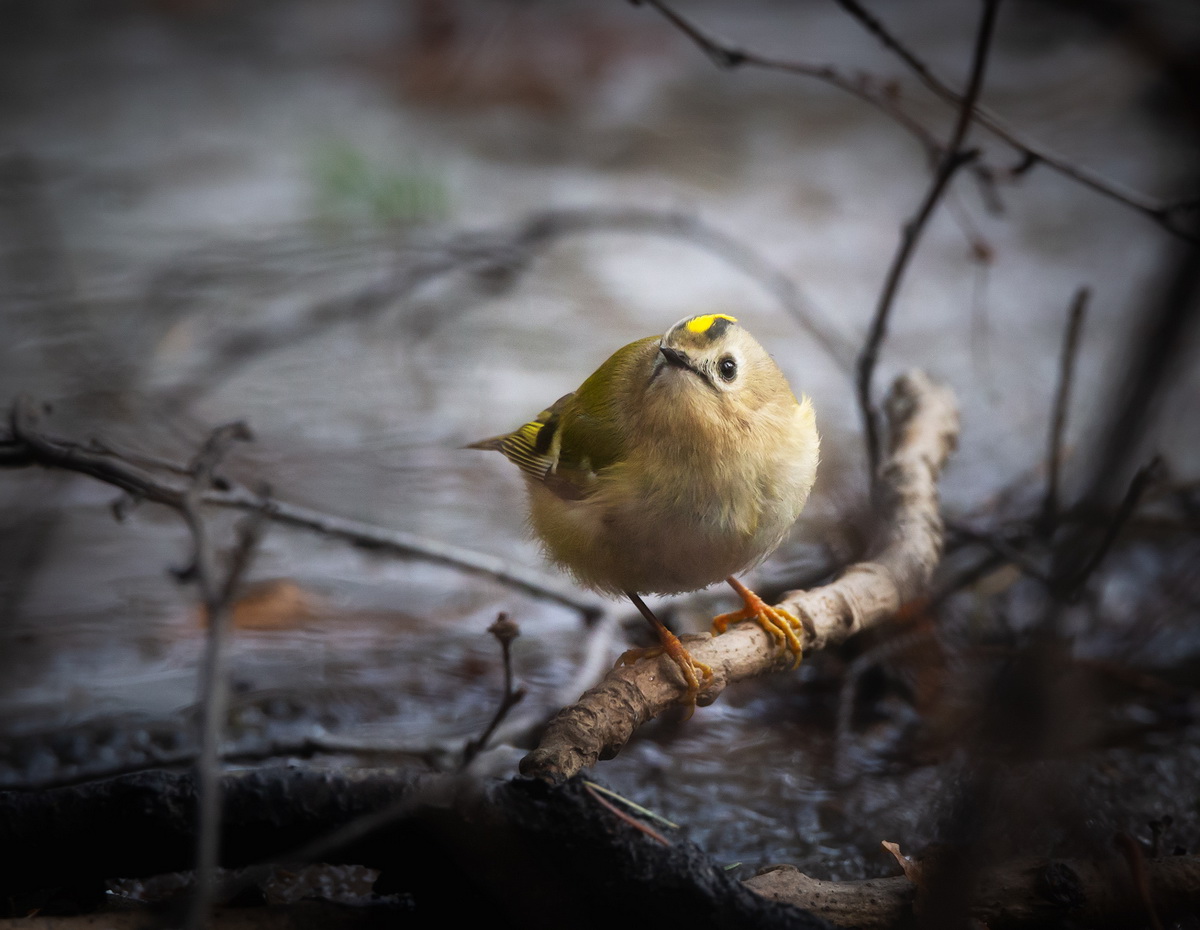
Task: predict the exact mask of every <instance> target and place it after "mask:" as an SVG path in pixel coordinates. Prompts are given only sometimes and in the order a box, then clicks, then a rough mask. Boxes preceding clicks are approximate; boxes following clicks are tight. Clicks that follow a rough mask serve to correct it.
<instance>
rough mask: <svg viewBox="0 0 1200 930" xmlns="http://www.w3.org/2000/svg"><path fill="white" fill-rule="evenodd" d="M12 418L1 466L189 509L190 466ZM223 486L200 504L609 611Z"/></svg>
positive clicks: (26, 409) (387, 533)
mask: <svg viewBox="0 0 1200 930" xmlns="http://www.w3.org/2000/svg"><path fill="white" fill-rule="evenodd" d="M10 420H11V422H12V435H11V437H4V436H0V467H4V466H7V467H13V468H16V467H28V466H31V465H40V466H42V467H45V468H62V469H66V470H68V471H76V472H79V473H81V474H85V475H89V476H91V477H93V478H95V479H97V480H99V481H103V482H105V483H106V484H111V485H113V486H114V487H117V488H120V489H121V490H122V491H124V492H126V493H127V494H129V495H130V496H131V497H133V498H135V499H141V500H147V501H151V502H152V503H156V504H162V505H164V506H166V507H170V508H171V509H173V510H176V511H179V512H182V511H183V507H184V495H185V494H186V493H187V486H186V485H184V484H182V483H181V482H180V481H179V480H178V477H177V476H178V475H181V474H188V473H190V469H189V468H187V467H184V466H181V465H175V466H173V467H172V468H171V469H169V471H170V472H171V477H162V476H160V475H157V474H154V473H153V472H151V471H150V470H149V469H148V468H146V467H141V466H138V465H134V464H131V463H130V462H128V461H126V460H125V459H124V458H123V457H122V456H121V455H118V454H115V453H114V452H113V451H112V450H111V449H109V448H107V447H102V448H103V451H96V449H95V448H93V447H91V446H88V445H83V444H80V443H76V442H73V441H71V440H68V439H63V438H61V437H57V436H53V435H51V434H49V433H47V432H45V431H43V430H42V429H40V428H39V427H38V425H37V420H38V418H37V413H36V408H35V405H34V403H33V401H32V400H30V399H29V398H28V397H21V398H18V399H17V400H16V402H15V403H14V405H13V410H12V415H11V417H10ZM222 483H223V484H224V485H225V487H224V488H222V489H216V488H209V489H207V490H204V491H202V492H201V494H200V501H201V502H202V503H204V504H207V505H211V506H218V507H231V508H234V509H236V510H243V511H247V512H256V513H261V514H262V515H263V516H265V517H267V518H268V519H270V520H273V521H275V522H276V523H284V524H288V525H290V526H296V527H301V528H303V529H307V530H312V531H314V532H317V533H321V534H323V535H326V536H331V537H334V538H337V539H344V540H346V541H348V542H351V543H353V544H355V545H357V546H362V547H363V548H366V549H375V550H380V551H385V552H391V553H395V554H398V555H402V556H409V557H415V558H421V559H426V560H428V561H431V562H438V563H441V564H443V565H450V566H452V567H454V568H458V569H461V570H463V571H469V572H473V573H476V574H480V575H486V576H487V577H490V578H493V579H495V580H497V581H499V582H501V583H502V584H506V585H509V586H510V587H513V588H516V589H519V590H522V591H525V592H527V593H529V594H532V595H534V596H535V597H541V598H546V599H548V600H552V601H556V602H558V603H560V604H564V605H566V606H567V607H570V608H572V609H574V610H577V611H579V612H580V613H581V614H582V615H583V616H584V617H588V618H592V617H597V616H599V615H600V614H602V613H603V612H604V610H605V609H606V608H605V606H604V604H603V602H601V601H600V600H599V599H595V598H589V597H587V596H586V595H584V594H583V593H581V592H580V591H578V590H577V589H576V588H574V587H572V586H571V585H568V584H567V583H565V582H563V581H560V580H559V579H557V578H553V577H548V576H544V575H542V574H540V573H538V572H535V571H532V570H530V569H526V568H523V567H521V566H519V565H514V564H510V563H508V562H506V561H505V560H503V559H500V558H497V557H495V556H490V555H487V554H485V553H481V552H474V551H472V550H470V549H465V548H463V547H461V546H454V545H451V544H450V543H443V542H439V541H437V540H431V539H424V538H422V537H420V536H416V535H414V534H412V533H405V532H402V531H399V530H388V529H384V528H382V527H377V526H372V525H370V524H368V523H361V522H359V521H357V520H349V519H346V518H344V517H337V516H334V515H331V514H327V513H323V512H321V511H318V510H312V509H309V508H307V507H300V506H297V505H295V504H288V503H286V502H284V501H280V500H278V499H276V498H273V497H272V498H264V497H263V496H262V495H261V494H256V493H254V492H253V491H251V490H250V489H249V488H247V487H245V486H244V485H241V484H237V483H233V482H229V481H223V482H222Z"/></svg>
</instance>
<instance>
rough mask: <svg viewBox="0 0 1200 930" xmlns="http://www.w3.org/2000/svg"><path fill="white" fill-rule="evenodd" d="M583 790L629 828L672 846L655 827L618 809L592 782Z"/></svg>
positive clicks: (586, 784) (587, 783) (585, 785)
mask: <svg viewBox="0 0 1200 930" xmlns="http://www.w3.org/2000/svg"><path fill="white" fill-rule="evenodd" d="M583 790H584V791H586V792H587V793H588V794H590V795H591V796H592V798H593V799H594V800H595V801H596V803H597V804H599V805H600V806H601V807H603V808H605V809H606V810H608V812H609V813H611V814H612V815H613V816H614V817H616V818H618V819H619V820H623V821H624V822H625V823H627V824H629V826H631V827H633V829H635V830H637V831H638V832H639V833H645V834H646V836H648V837H650V838H651V839H652V840H658V842H660V843H662V844H663V845H664V846H670V845H671V842H670V840H668V839H667V838H666V837H665V836H663V835H662V834H661V833H659V832H658V831H657V830H655V829H654V828H653V827H651V826H648V825H646V824H644V823H642V822H641V821H640V820H638V819H637V818H636V817H631V816H630V815H629V814H627V813H625V812H624V811H623V810H621V809H620V808H619V807H617V805H615V804H613V803H612V802H611V801H609V800H608V799H607V798H605V797H604V796H603V795H601V794H600V793H599V792H598V791H596V789H595V788H593V787H592V784H591V782H584V784H583Z"/></svg>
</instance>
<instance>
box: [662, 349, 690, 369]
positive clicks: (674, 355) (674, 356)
mask: <svg viewBox="0 0 1200 930" xmlns="http://www.w3.org/2000/svg"><path fill="white" fill-rule="evenodd" d="M658 351H659V352H661V353H662V357H663V358H665V359H666V360H667V364H669V365H674V366H675V367H676V368H687V369H691V368H692V360H691V359H690V358H688V357H687V355H686V354H685V353H683V352H680V351H679V350H678V349H673V348H671V347H670V346H664V345H659V347H658Z"/></svg>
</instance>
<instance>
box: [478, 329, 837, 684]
mask: <svg viewBox="0 0 1200 930" xmlns="http://www.w3.org/2000/svg"><path fill="white" fill-rule="evenodd" d="M819 446H820V441H819V438H818V436H817V428H816V422H815V418H814V416H813V409H812V404H811V403H810V402H809V400H808V398H804V399H802V400H797V399H796V396H795V395H794V394H793V393H792V390H791V388H790V387H789V386H788V383H787V379H786V378H785V377H784V375H783V372H781V371H780V370H779V367H778V366H777V365H776V364H775V362H774V361H773V360H772V359H771V357H770V356H769V355H768V354H767V353H766V350H764V349H763V347H762V346H761V345H759V344H758V342H757V341H755V339H754V337H753V336H751V335H750V333H748V332H747V331H746V330H745V329H744V328H743V327H742V326H741V325H740V324H739V323H738V321H737V319H735V318H734V317H732V316H729V315H727V314H723V313H714V314H706V315H703V316H693V317H688V318H686V319H683V320H680V321H679V322H678V323H676V324H675V325H674V326H672V327H671V328H670V329H668V330H667V332H666V334H665V335H663V336H661V337H659V336H650V337H648V338H646V339H639V340H638V341H637V342H632V343H630V344H629V345H627V346H625V347H624V348H621V349H618V350H617V351H616V352H614V353H613V355H612V356H611V357H610V358H609V359H608V360H607V361H606V362H605V363H604V364H603V365H601V366H600V367H599V368H598V369H597V370H596V371H595V372H594V373H593V374H592V376H591V377H590V378H588V379H587V380H586V381H584V382H583V384H582V385H581V386H580V388H579V390H577V391H575V393H573V394H567V395H565V396H564V397H561V398H559V399H558V400H557V401H555V403H554V404H553V405H552V406H551V407H550V408H549V409H547V410H544V411H542V412H541V413H540V414H538V416H537V419H535V420H533V421H532V422H529V423H526V424H525V425H524V426H521V427H519V428H518V429H516V430H514V431H513V432H511V433H507V434H505V435H502V436H495V437H493V438H491V439H485V440H483V441H481V442H477V443H474V444H472V445H471V446H470V448H477V449H495V450H497V451H499V452H501V453H503V454H504V456H505V457H506V458H508V459H509V460H510V461H511V462H513V463H515V464H516V465H518V466H519V467H520V468H521V471H522V472H523V473H524V476H525V481H526V485H527V486H528V489H529V519H530V525H531V526H532V528H533V531H534V533H535V534H536V535H537V537H538V539H539V540H540V541H541V543H542V546H543V547H544V549H545V552H546V554H547V555H548V556H549V558H550V559H552V560H553V561H554V562H556V563H558V564H559V565H560V566H562V567H563V568H565V569H566V570H567V571H568V572H570V573H571V574H572V575H573V576H574V577H575V578H576V580H578V582H579V583H580V584H582V585H584V586H586V587H588V588H592V589H594V590H598V591H602V592H606V593H609V594H615V595H621V594H623V595H625V596H627V597H629V598H630V600H632V601H633V603H634V605H635V606H636V607H637V608H638V610H639V611H640V612H641V613H642V615H643V616H644V617H645V618H646V619H647V620H648V621H649V623H650V624H651V626H652V627H653V628H654V630H655V632H656V633H657V634H658V637H659V641H660V642H661V644H662V645H661V647H657V648H656V649H655V650H631V651H630V652H629V653H626V654H625V656H623V657H622V660H621V661H622V662H625V663H629V662H632V661H635V660H636V659H637V658H638V657H641V656H643V655H645V654H646V653H647V652H658V651H661V652H665V653H667V655H669V656H670V657H671V658H672V659H673V660H674V662H675V663H676V665H677V666H678V667H679V670H680V672H681V674H682V675H683V679H684V683H685V685H686V691H685V693H684V695H683V698H682V700H683V702H684V703H686V704H688V705H689V706H694V705H695V701H696V695H697V693H698V692H699V690H700V688H701V682H702V679H705V678H708V677H711V675H712V671H711V669H710V668H709V667H708V666H706V665H704V664H703V663H700V662H696V661H695V660H694V659H692V657H691V655H690V654H689V653H688V652H687V650H686V649H685V648H684V647H683V645H682V643H680V641H679V639H678V638H677V637H676V636H675V635H674V634H673V633H671V631H670V630H668V629H667V628H666V626H664V625H663V624H662V623H661V622H660V621H659V620H658V618H656V617H655V616H654V614H653V612H651V610H650V609H649V608H648V607H647V606H646V604H645V603H644V602H643V600H642V598H641V597H640V595H642V594H677V593H680V592H683V591H694V590H696V589H698V588H704V587H707V586H708V585H711V584H713V583H715V582H717V581H720V580H722V579H725V580H727V581H728V582H729V583H730V585H732V586H733V587H734V589H735V590H736V591H737V592H738V594H739V595H740V596H741V597H742V600H743V602H744V604H745V607H744V609H743V610H740V611H737V612H735V613H732V614H724V615H722V616H720V617H717V618H716V619H715V620H714V621H713V626H714V630H715V632H717V633H721V632H724V630H725V629H726V627H727V626H728V624H729V623H732V622H735V621H739V620H747V619H754V620H756V621H757V622H758V623H760V624H761V625H762V626H763V627H764V629H766V630H767V631H768V632H769V633H771V634H772V636H774V637H775V639H776V640H777V642H778V643H779V644H780V646H781V647H786V648H790V649H791V651H792V653H793V655H794V657H795V661H796V662H797V663H798V662H799V660H800V639H799V636H798V634H799V632H800V631H801V626H800V623H799V621H798V620H797V619H796V618H795V617H793V616H791V615H790V614H788V613H787V612H785V611H782V610H778V609H776V608H772V607H770V606H768V605H767V604H766V603H764V602H763V601H762V600H761V599H760V598H759V597H758V596H757V595H755V594H754V593H753V592H751V591H749V590H748V589H747V588H746V587H745V586H744V585H742V584H741V582H739V581H738V580H737V579H736V578H735V577H734V576H735V575H736V574H738V573H740V572H743V571H745V570H746V569H748V568H751V567H753V566H755V565H757V564H758V563H760V562H761V561H762V560H763V559H765V558H766V557H767V556H768V555H770V554H771V553H772V552H773V551H774V550H775V548H776V547H777V546H778V545H779V544H780V542H782V541H783V538H784V536H785V535H786V534H787V532H788V530H789V529H790V528H791V526H792V524H793V523H794V522H795V521H796V518H797V517H798V516H799V514H800V511H801V509H803V507H804V503H805V501H806V500H807V499H808V493H809V490H810V489H811V488H812V485H813V481H814V479H815V478H816V472H817V458H818V452H819Z"/></svg>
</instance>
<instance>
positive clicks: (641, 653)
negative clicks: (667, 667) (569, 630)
mask: <svg viewBox="0 0 1200 930" xmlns="http://www.w3.org/2000/svg"><path fill="white" fill-rule="evenodd" d="M625 594H626V595H627V596H628V597H629V599H630V600H631V601H633V606H634V607H636V608H637V609H638V610H639V611H640V612H641V614H642V616H643V617H645V618H646V620H647V621H648V622H649V623H650V626H651V627H653V628H654V632H655V633H656V634H658V639H659V642H660V643H661V645H659V646H651V647H650V648H649V649H630V650H628V651H626V652H625V653H623V654H622V655H621V658H619V659H617V664H618V665H632V664H633V663H634V662H636V661H637V660H638V659H646V658H650V657H653V656H656V655H662V654H663V653H665V654H666V655H667V656H668V657H669V658H670V659H671V661H672V662H674V663H675V664H676V665H677V666H679V671H680V673H681V674H682V675H683V680H684V682H685V683H686V684H687V691H686V692H685V693H684V695H683V697H682V698H680V700H679V703H681V704H686V705H687V707H688V715H689V716H691V712H692V711H693V710H695V709H696V695H697V694H699V693H700V679H701V678H703V679H705V680H708V679H709V678H712V669H711V668H709V667H708V666H707V665H705V664H704V663H703V662H697V661H696V660H695V659H693V658H692V656H691V653H689V652H688V651H687V650H686V649H684V648H683V643H681V642H680V641H679V637H678V636H676V635H675V634H674V633H672V632H671V631H670V630H668V629H667V628H666V626H665V625H664V624H663V622H662V621H661V620H659V619H658V617H656V616H654V612H653V611H652V610H651V609H650V608H649V607H647V606H646V603H645V601H643V600H642V599H641V598H640V597H638V596H637V595H636V594H634V593H633V592H632V591H626V592H625Z"/></svg>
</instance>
